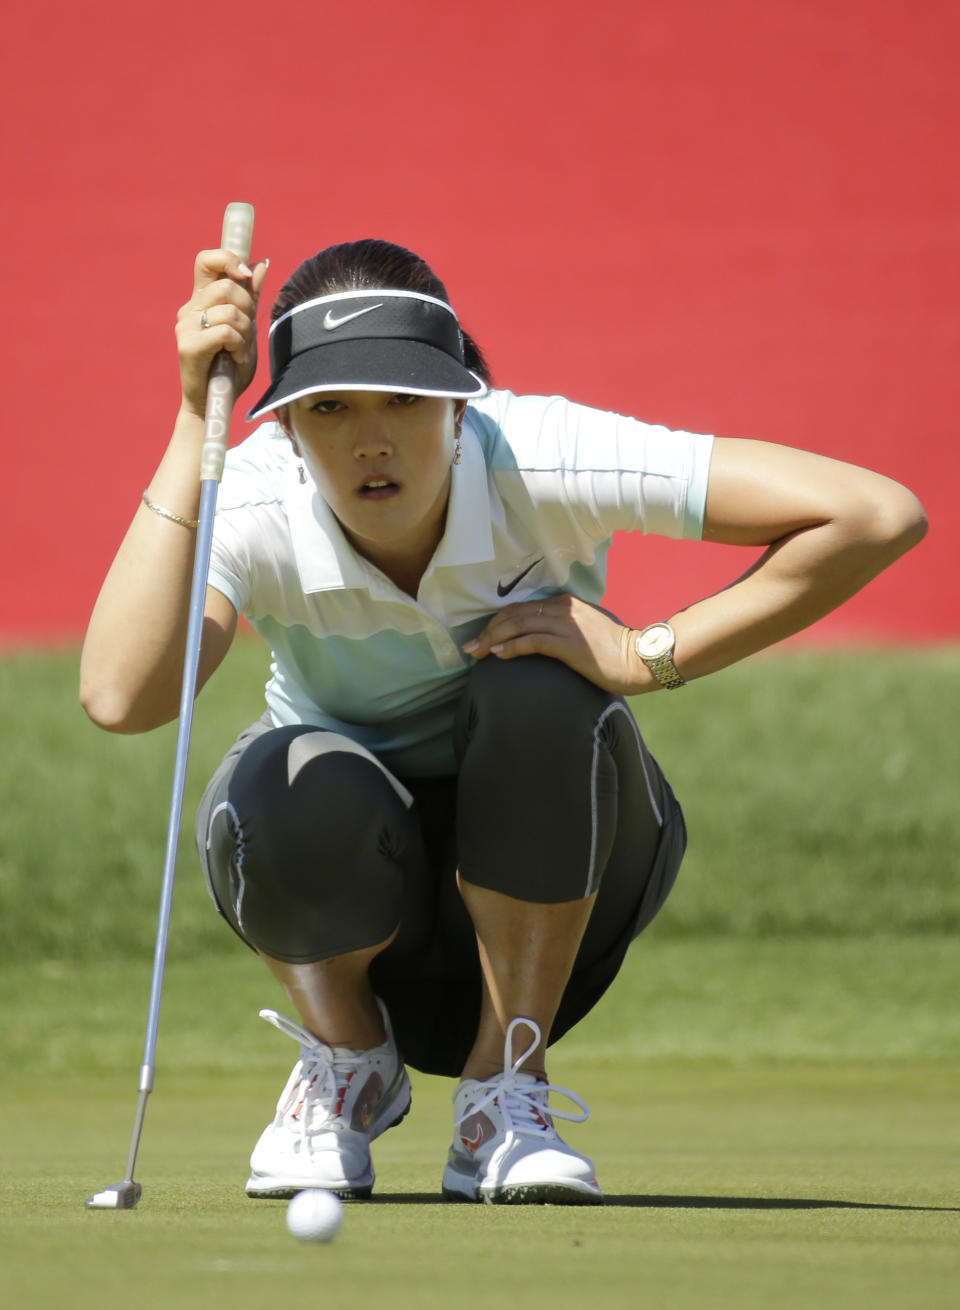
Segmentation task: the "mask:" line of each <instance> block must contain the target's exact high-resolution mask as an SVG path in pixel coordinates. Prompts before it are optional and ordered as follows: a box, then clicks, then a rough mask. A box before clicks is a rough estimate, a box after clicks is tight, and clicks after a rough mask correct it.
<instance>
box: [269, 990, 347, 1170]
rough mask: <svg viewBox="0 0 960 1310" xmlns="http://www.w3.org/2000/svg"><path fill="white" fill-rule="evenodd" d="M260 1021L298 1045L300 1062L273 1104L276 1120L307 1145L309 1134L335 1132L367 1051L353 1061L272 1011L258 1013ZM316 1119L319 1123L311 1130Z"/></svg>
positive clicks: (306, 1030) (290, 1020) (296, 1024)
mask: <svg viewBox="0 0 960 1310" xmlns="http://www.w3.org/2000/svg"><path fill="white" fill-rule="evenodd" d="M260 1018H261V1019H266V1021H267V1022H268V1023H272V1024H273V1026H274V1028H278V1029H279V1030H280V1032H282V1033H285V1034H286V1036H287V1037H292V1038H293V1040H294V1041H295V1042H298V1043H299V1044H300V1059H299V1061H298V1062H297V1064H296V1065H294V1068H293V1072H292V1073H291V1075H290V1077H289V1079H288V1080H287V1085H286V1087H284V1089H283V1091H282V1092H281V1093H280V1099H279V1101H278V1102H277V1117H278V1119H285V1120H287V1121H288V1122H292V1123H295V1124H297V1125H298V1127H299V1131H300V1136H301V1138H302V1139H303V1142H304V1145H308V1144H309V1139H310V1133H311V1131H313V1132H317V1131H318V1130H320V1129H321V1128H326V1129H328V1130H333V1131H336V1129H337V1128H338V1127H339V1126H340V1125H341V1124H342V1122H343V1121H342V1120H340V1119H339V1110H340V1106H341V1104H342V1102H343V1098H344V1096H345V1095H346V1091H347V1087H348V1086H349V1084H350V1079H351V1078H352V1077H353V1074H354V1073H355V1072H356V1071H357V1069H358V1068H359V1067H360V1065H361V1064H363V1063H364V1060H365V1057H366V1055H367V1052H366V1051H362V1052H359V1053H358V1054H357V1056H356V1057H355V1058H354V1057H351V1056H349V1055H346V1054H344V1053H343V1051H341V1050H337V1051H335V1050H334V1049H333V1047H332V1046H328V1045H327V1044H326V1042H321V1040H320V1038H319V1037H314V1035H313V1033H312V1032H310V1031H309V1030H308V1029H306V1028H304V1027H302V1026H301V1025H300V1024H298V1023H295V1022H294V1021H293V1020H292V1019H288V1018H287V1017H286V1015H283V1014H278V1013H277V1011H276V1010H261V1011H260ZM317 1118H319V1119H320V1122H319V1123H318V1124H316V1126H315V1127H314V1120H315V1119H317Z"/></svg>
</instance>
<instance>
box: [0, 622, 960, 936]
mask: <svg viewBox="0 0 960 1310" xmlns="http://www.w3.org/2000/svg"><path fill="white" fill-rule="evenodd" d="M76 671H77V657H76V655H75V654H74V653H70V652H68V653H64V654H59V655H55V656H51V655H39V654H36V655H35V654H23V655H18V656H8V657H6V658H5V659H3V660H0V715H2V721H3V723H4V725H5V749H4V752H3V758H2V760H0V786H2V792H3V795H4V801H5V803H4V810H3V815H2V818H0V952H2V958H4V959H7V960H10V959H34V958H37V957H41V958H47V959H60V960H65V959H73V960H79V959H83V958H86V957H88V956H89V955H91V954H92V955H97V956H100V957H104V956H110V957H116V956H117V955H123V954H126V955H129V956H131V957H140V956H142V954H143V952H144V951H145V950H146V951H149V949H150V943H151V941H152V936H153V931H154V923H155V913H156V898H157V888H158V885H159V880H160V873H161V870H162V861H163V847H164V837H165V830H166V821H167V811H168V807H169V793H170V779H171V776H172V768H173V752H174V729H173V727H172V726H171V727H167V728H165V729H161V730H160V731H158V732H155V733H152V734H149V735H148V736H146V737H135V738H124V737H115V736H109V735H107V734H104V733H102V732H99V731H98V730H97V729H95V728H94V727H92V726H91V725H90V724H89V723H88V722H87V720H86V719H85V717H84V716H83V713H82V711H81V710H80V708H79V706H78V704H77V698H76ZM265 675H266V655H265V652H264V650H263V648H262V647H261V645H260V643H259V642H258V641H256V640H253V639H251V640H246V641H239V642H237V643H236V644H235V647H234V649H233V650H232V651H231V654H230V657H229V659H228V661H227V662H226V665H225V666H224V668H223V669H221V670H220V672H219V673H218V675H217V677H216V678H215V679H214V681H213V683H212V684H211V685H210V686H209V687H208V688H207V689H206V690H205V691H204V693H203V695H202V697H201V699H200V701H199V703H198V708H197V713H196V716H195V724H194V733H193V747H192V753H191V762H190V768H189V772H188V780H187V796H186V803H185V806H184V815H185V822H184V835H183V839H182V851H183V856H182V859H181V867H180V871H179V873H178V888H177V893H176V902H177V906H178V910H177V929H176V932H175V933H174V934H173V936H172V938H171V945H170V950H171V954H172V955H173V956H176V955H182V956H183V957H186V958H190V957H193V956H195V955H196V954H197V953H198V952H200V951H203V952H221V951H228V950H229V949H230V947H231V943H230V940H229V937H230V935H229V933H226V932H225V931H224V930H223V928H222V925H221V924H220V923H219V921H218V920H217V919H216V917H215V916H214V915H212V914H211V912H210V909H209V906H208V903H207V900H206V895H205V892H204V890H203V888H202V886H201V880H200V878H199V876H198V874H197V869H196V860H195V857H194V855H193V851H192V836H191V828H192V813H193V809H194V807H195V804H196V801H197V799H198V798H199V795H200V792H201V791H202V788H203V785H204V782H205V781H206V778H207V776H208V775H209V773H210V772H211V771H212V769H213V768H214V767H215V765H216V763H217V761H218V760H219V758H220V755H221V754H222V752H223V750H224V749H225V748H226V746H227V745H228V744H229V743H230V742H231V741H232V739H233V737H234V736H235V734H236V732H237V731H238V730H239V729H240V728H241V727H244V726H245V725H246V724H247V723H249V722H251V721H252V720H253V719H254V718H255V717H256V716H257V715H258V714H259V712H260V708H261V690H262V685H263V681H264V678H265ZM958 685H960V650H958V649H956V648H948V649H941V650H931V651H923V652H903V653H899V654H891V653H882V654H881V653H867V652H856V653H842V654H809V653H808V654H798V653H786V654H773V655H769V656H766V657H761V658H757V659H754V660H752V661H749V662H747V663H746V664H743V665H740V666H738V667H736V668H734V669H730V670H728V671H727V672H725V673H722V674H718V675H715V676H714V677H712V678H707V679H704V680H703V681H702V682H699V683H696V684H693V685H691V686H689V687H687V688H685V689H684V690H683V691H682V692H678V693H675V694H672V695H667V694H663V695H656V696H647V697H643V698H641V699H639V700H638V701H637V702H636V703H635V705H634V709H635V712H636V714H637V717H638V720H639V722H640V725H641V728H642V730H643V731H644V733H645V734H646V736H647V738H648V740H649V742H650V743H651V746H652V748H653V750H654V753H655V754H656V755H657V756H658V758H659V759H660V761H661V763H662V765H663V767H664V768H665V770H666V772H667V774H668V776H669V777H670V779H671V781H672V782H673V784H674V788H675V790H676V792H677V794H678V795H679V797H680V799H681V801H682V802H683V805H684V808H685V811H686V814H687V820H688V827H689V830H690V848H689V852H688V855H687V859H686V861H685V864H684V869H683V872H682V874H681V878H680V881H679V883H678V885H677V888H676V891H675V893H674V894H673V896H672V897H671V900H670V902H669V904H668V907H667V909H666V911H665V912H664V914H663V915H662V922H661V923H660V924H659V925H658V931H661V932H663V933H665V934H668V935H673V936H689V935H691V934H695V935H703V934H707V935H717V934H720V935H730V934H734V935H737V936H748V937H754V936H757V935H764V936H770V935H790V936H793V935H797V934H807V935H817V936H823V935H847V934H854V935H863V934H872V933H876V932H900V931H903V932H910V933H929V934H933V935H937V934H944V933H951V934H953V933H956V931H957V929H958V928H960V820H958V806H957V796H956V790H957V778H958V777H960V734H958V733H957V731H956V713H955V706H956V697H957V687H958Z"/></svg>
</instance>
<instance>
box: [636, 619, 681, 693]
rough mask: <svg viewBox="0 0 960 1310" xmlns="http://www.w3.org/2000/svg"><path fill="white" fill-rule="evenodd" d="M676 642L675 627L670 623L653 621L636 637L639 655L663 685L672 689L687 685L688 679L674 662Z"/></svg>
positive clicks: (669, 689)
mask: <svg viewBox="0 0 960 1310" xmlns="http://www.w3.org/2000/svg"><path fill="white" fill-rule="evenodd" d="M675 644H676V637H675V636H674V632H673V628H671V626H670V624H669V623H663V622H660V623H651V624H648V626H647V627H645V628H644V629H643V630H642V631H641V632H638V633H637V635H636V637H635V638H634V646H635V649H636V652H637V655H638V657H639V658H640V659H641V660H642V661H643V663H644V664H645V665H646V666H647V668H648V669H649V670H650V672H651V673H652V674H653V676H654V677H655V678H656V680H657V682H659V683H660V686H661V687H665V688H666V689H667V690H668V691H672V690H673V689H674V688H675V687H685V686H686V685H687V683H686V679H684V678H682V677H681V676H680V671H679V669H678V668H677V666H676V665H675V664H674V662H673V649H674V646H675Z"/></svg>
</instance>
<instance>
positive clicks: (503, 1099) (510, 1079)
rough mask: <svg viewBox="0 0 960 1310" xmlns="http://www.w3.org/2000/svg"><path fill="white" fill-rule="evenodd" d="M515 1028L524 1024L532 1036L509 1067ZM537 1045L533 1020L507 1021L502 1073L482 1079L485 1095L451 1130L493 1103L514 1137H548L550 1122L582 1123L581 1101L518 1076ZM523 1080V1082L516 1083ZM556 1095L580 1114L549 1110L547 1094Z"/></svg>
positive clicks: (586, 1111)
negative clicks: (564, 1120) (532, 1135)
mask: <svg viewBox="0 0 960 1310" xmlns="http://www.w3.org/2000/svg"><path fill="white" fill-rule="evenodd" d="M519 1024H525V1025H526V1026H527V1027H528V1028H529V1029H530V1031H531V1032H532V1033H533V1040H532V1042H531V1043H530V1045H529V1046H528V1047H527V1049H526V1050H525V1051H524V1052H523V1054H522V1055H520V1056H518V1057H517V1059H516V1060H514V1061H513V1063H512V1064H511V1062H510V1054H511V1051H512V1049H513V1040H512V1039H513V1034H514V1031H515V1029H516V1028H517V1026H518V1025H519ZM539 1045H540V1026H539V1024H537V1023H536V1022H535V1021H534V1020H533V1019H522V1018H518V1019H511V1021H510V1024H509V1025H508V1027H507V1032H506V1037H505V1039H504V1043H503V1073H502V1074H498V1075H497V1076H496V1077H495V1078H489V1079H486V1080H485V1081H484V1083H483V1086H484V1087H486V1089H487V1090H486V1092H485V1093H484V1095H483V1096H482V1097H481V1098H480V1100H479V1101H473V1102H472V1103H471V1104H470V1106H469V1108H468V1109H466V1110H465V1111H464V1112H463V1114H461V1115H460V1116H459V1117H458V1118H456V1119H455V1120H454V1123H453V1126H454V1128H459V1127H460V1125H461V1124H462V1123H463V1122H464V1120H465V1119H468V1118H469V1117H470V1116H471V1115H473V1114H476V1113H477V1111H478V1110H482V1109H483V1108H484V1107H485V1106H487V1105H489V1104H490V1102H491V1101H496V1102H497V1104H498V1105H499V1106H500V1110H501V1112H502V1114H503V1117H504V1120H505V1121H506V1125H507V1129H508V1130H512V1131H513V1132H517V1133H552V1132H553V1124H552V1123H551V1120H552V1119H567V1120H569V1121H570V1123H575V1124H579V1123H583V1121H584V1120H585V1119H586V1118H587V1117H588V1116H589V1114H590V1110H589V1108H588V1107H587V1104H586V1102H585V1101H582V1100H581V1099H580V1097H579V1096H577V1095H576V1094H575V1093H574V1092H571V1091H570V1089H569V1088H568V1087H557V1086H555V1085H554V1084H553V1083H542V1082H539V1081H536V1080H534V1081H532V1082H530V1081H527V1080H528V1079H531V1078H532V1077H533V1075H532V1074H522V1073H521V1072H520V1069H521V1066H522V1065H523V1063H524V1061H525V1060H527V1059H528V1058H529V1057H530V1056H531V1055H532V1054H533V1052H534V1051H535V1050H536V1049H537V1047H538V1046H539ZM521 1078H522V1079H524V1081H523V1082H521V1081H520V1079H521ZM551 1092H556V1093H558V1094H559V1095H560V1096H566V1097H567V1099H568V1100H570V1101H572V1102H573V1103H574V1105H578V1106H579V1107H580V1114H571V1113H570V1111H569V1110H554V1109H550V1108H549V1105H548V1102H549V1099H550V1093H551Z"/></svg>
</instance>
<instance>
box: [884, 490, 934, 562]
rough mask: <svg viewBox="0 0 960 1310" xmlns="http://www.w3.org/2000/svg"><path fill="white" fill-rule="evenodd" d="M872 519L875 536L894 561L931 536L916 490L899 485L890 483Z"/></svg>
mask: <svg viewBox="0 0 960 1310" xmlns="http://www.w3.org/2000/svg"><path fill="white" fill-rule="evenodd" d="M871 517H872V520H873V525H872V533H871V535H872V536H873V539H874V540H875V541H876V543H877V545H878V546H879V547H880V548H881V549H882V550H884V551H886V552H889V554H890V557H891V558H892V559H896V558H897V557H898V556H900V555H903V554H905V553H906V552H907V551H908V550H911V549H912V548H913V547H914V546H916V545H917V543H918V542H920V541H922V540H923V538H924V537H925V536H926V533H927V516H926V513H925V512H924V508H923V506H922V505H921V504H920V501H919V500H918V499H917V497H916V496H915V495H914V494H913V492H912V491H909V490H908V489H907V488H906V487H904V486H901V485H900V483H898V482H892V483H889V484H888V487H887V488H885V494H884V495H882V496H880V497H878V498H877V503H876V504H875V506H874V507H873V512H872V516H871Z"/></svg>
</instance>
